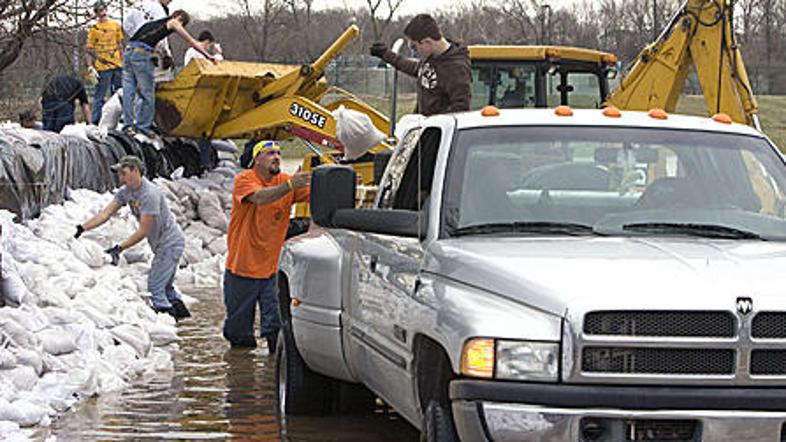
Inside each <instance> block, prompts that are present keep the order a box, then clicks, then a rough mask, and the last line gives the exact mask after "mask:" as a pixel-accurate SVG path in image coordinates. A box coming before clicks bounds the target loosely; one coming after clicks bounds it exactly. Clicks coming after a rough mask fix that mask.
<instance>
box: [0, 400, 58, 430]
mask: <svg viewBox="0 0 786 442" xmlns="http://www.w3.org/2000/svg"><path fill="white" fill-rule="evenodd" d="M0 420H3V421H11V422H16V423H17V424H19V425H20V426H22V427H32V426H33V425H43V426H46V425H49V422H50V419H49V409H48V408H46V407H42V406H40V405H37V404H34V403H32V402H30V401H28V400H25V399H18V400H16V401H14V402H11V403H9V402H8V401H6V400H4V399H0Z"/></svg>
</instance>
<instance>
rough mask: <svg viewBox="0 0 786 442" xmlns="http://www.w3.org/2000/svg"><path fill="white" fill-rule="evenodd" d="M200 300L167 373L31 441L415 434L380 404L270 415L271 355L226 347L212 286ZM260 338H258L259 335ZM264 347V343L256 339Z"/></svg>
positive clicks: (395, 437)
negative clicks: (343, 411) (359, 412)
mask: <svg viewBox="0 0 786 442" xmlns="http://www.w3.org/2000/svg"><path fill="white" fill-rule="evenodd" d="M190 295H191V296H195V297H197V298H199V299H200V302H199V303H197V304H195V305H194V306H193V308H192V313H194V316H193V317H192V318H190V319H188V320H186V321H184V322H182V323H181V324H180V326H179V327H180V336H181V337H182V338H183V341H182V342H181V345H180V348H181V349H180V350H179V351H177V352H176V353H175V354H174V355H173V357H174V363H175V370H174V372H169V373H156V374H155V375H153V376H148V377H146V378H143V379H138V380H137V381H136V382H135V383H134V385H132V386H131V387H130V388H129V389H127V390H126V391H124V392H122V393H120V394H116V395H106V396H102V397H99V398H94V399H91V400H88V401H85V402H84V403H82V404H80V405H79V406H78V408H77V409H76V410H75V411H73V412H71V413H69V414H66V415H65V416H63V417H61V418H60V419H58V420H56V421H55V422H54V423H53V424H52V426H51V427H50V428H47V429H44V430H41V431H39V432H37V433H36V434H35V438H36V439H44V438H46V437H48V436H52V435H53V436H56V437H57V440H80V441H94V440H102V441H103V440H129V439H133V440H155V439H181V440H182V439H191V440H194V439H197V440H226V439H230V438H231V439H237V440H257V441H275V440H280V439H283V440H288V441H293V442H294V441H304V442H311V441H371V440H374V441H408V440H417V432H416V431H415V430H414V429H413V428H412V427H411V426H410V425H409V424H407V423H406V422H404V421H403V419H401V418H400V417H399V416H398V415H396V414H395V413H392V412H391V411H390V410H389V409H387V408H385V407H381V406H380V407H377V409H376V410H375V411H374V412H373V413H369V414H368V415H363V416H333V417H301V418H295V419H288V421H287V428H286V430H285V431H284V432H283V435H284V436H283V437H282V436H281V434H282V433H281V432H280V428H279V423H278V420H277V418H276V401H275V384H274V379H275V378H274V375H275V373H274V371H275V360H274V358H273V357H271V356H268V354H267V350H266V349H264V348H261V349H256V350H251V351H249V350H233V349H230V348H229V346H228V345H227V344H226V343H225V342H224V340H223V339H222V338H221V329H220V327H221V322H222V321H223V317H224V309H223V304H222V303H221V293H220V291H218V290H212V291H203V292H197V293H190ZM260 342H263V341H261V340H260ZM263 345H264V344H263Z"/></svg>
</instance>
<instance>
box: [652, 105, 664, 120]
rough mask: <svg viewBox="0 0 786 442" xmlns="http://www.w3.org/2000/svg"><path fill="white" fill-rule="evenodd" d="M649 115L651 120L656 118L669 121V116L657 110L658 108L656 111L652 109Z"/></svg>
mask: <svg viewBox="0 0 786 442" xmlns="http://www.w3.org/2000/svg"><path fill="white" fill-rule="evenodd" d="M647 115H649V117H650V118H654V119H656V120H668V119H669V114H667V113H666V111H665V110H663V109H660V108H657V107H656V108H655V109H651V110H650V111H649V112H647Z"/></svg>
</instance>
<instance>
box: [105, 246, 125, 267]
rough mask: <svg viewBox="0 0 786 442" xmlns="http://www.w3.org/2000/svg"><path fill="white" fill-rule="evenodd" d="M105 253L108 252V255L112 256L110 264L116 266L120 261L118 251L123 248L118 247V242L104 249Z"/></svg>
mask: <svg viewBox="0 0 786 442" xmlns="http://www.w3.org/2000/svg"><path fill="white" fill-rule="evenodd" d="M104 251H105V252H106V253H109V256H111V257H112V265H113V266H116V265H117V263H118V262H120V252H122V251H123V249H122V248H121V247H120V244H115V245H114V246H112V247H110V248H108V249H106V250H104Z"/></svg>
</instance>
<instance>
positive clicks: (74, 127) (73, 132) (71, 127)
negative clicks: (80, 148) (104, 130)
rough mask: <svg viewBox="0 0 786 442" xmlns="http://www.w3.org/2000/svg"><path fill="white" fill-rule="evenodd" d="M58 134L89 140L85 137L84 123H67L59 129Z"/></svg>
mask: <svg viewBox="0 0 786 442" xmlns="http://www.w3.org/2000/svg"><path fill="white" fill-rule="evenodd" d="M60 135H67V136H71V137H77V138H81V139H83V140H85V141H87V142H90V138H88V137H87V128H86V125H85V123H77V124H67V125H66V126H64V127H63V128H62V129H60Z"/></svg>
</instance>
